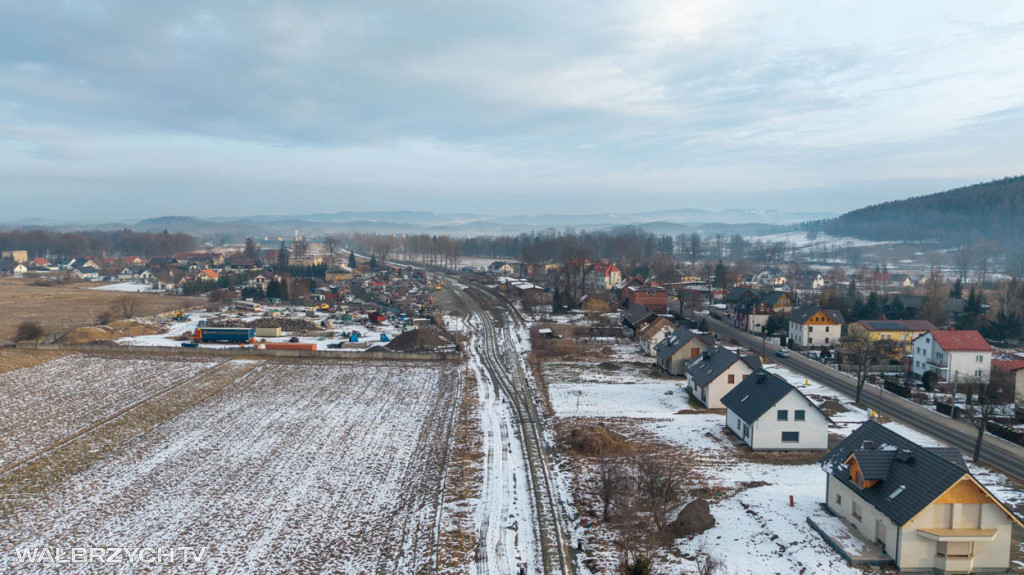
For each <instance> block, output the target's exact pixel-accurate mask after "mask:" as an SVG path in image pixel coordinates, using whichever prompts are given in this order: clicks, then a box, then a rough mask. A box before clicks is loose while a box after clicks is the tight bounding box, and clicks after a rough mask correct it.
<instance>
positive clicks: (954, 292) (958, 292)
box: [949, 278, 964, 299]
mask: <svg viewBox="0 0 1024 575" xmlns="http://www.w3.org/2000/svg"><path fill="white" fill-rule="evenodd" d="M949 297H951V298H954V299H963V297H964V284H963V282H961V281H960V278H956V281H955V282H953V287H952V288H950V290H949Z"/></svg>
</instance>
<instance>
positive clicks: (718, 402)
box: [695, 360, 754, 409]
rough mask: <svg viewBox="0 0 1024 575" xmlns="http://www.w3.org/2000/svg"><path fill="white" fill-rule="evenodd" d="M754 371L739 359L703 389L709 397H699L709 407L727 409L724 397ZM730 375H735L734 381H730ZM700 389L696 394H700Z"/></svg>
mask: <svg viewBox="0 0 1024 575" xmlns="http://www.w3.org/2000/svg"><path fill="white" fill-rule="evenodd" d="M752 373H754V370H753V369H751V368H750V366H749V365H747V364H746V362H744V361H741V360H737V361H736V362H734V363H733V364H732V365H730V366H729V369H727V370H725V371H723V372H722V373H721V375H719V376H718V377H716V378H715V379H714V380H712V381H711V383H709V384H708V385H707V387H705V388H704V389H703V391H704V392H706V395H707V397H704V396H702V395H697V399H698V400H699V401H700V402H701V403H703V404H704V406H705V407H708V408H709V409H725V405H723V404H722V398H723V397H725V394H727V393H729V392H730V391H732V390H733V389H735V388H736V386H737V385H739V384H740V382H741V381H743V379H744V378H745V377H747V376H748V375H750V374H752ZM730 375H732V376H733V383H729V376H730ZM695 387H696V386H695ZM700 391H701V390H700V389H697V390H696V391H695V394H699V393H700Z"/></svg>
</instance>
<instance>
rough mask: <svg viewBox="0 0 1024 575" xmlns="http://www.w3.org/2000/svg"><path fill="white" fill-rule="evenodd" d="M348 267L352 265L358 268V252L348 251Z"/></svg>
mask: <svg viewBox="0 0 1024 575" xmlns="http://www.w3.org/2000/svg"><path fill="white" fill-rule="evenodd" d="M348 267H350V268H352V269H356V268H357V267H359V264H357V263H356V253H355V252H349V253H348Z"/></svg>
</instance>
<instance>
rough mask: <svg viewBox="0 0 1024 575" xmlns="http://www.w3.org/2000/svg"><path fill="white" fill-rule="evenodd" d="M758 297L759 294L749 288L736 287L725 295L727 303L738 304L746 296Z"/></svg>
mask: <svg viewBox="0 0 1024 575" xmlns="http://www.w3.org/2000/svg"><path fill="white" fill-rule="evenodd" d="M750 295H752V296H754V297H757V293H756V292H755V291H754V290H752V289H750V288H748V287H735V288H732V289H731V290H729V293H727V294H725V298H724V301H726V302H738V301H740V300H741V299H743V297H744V296H750Z"/></svg>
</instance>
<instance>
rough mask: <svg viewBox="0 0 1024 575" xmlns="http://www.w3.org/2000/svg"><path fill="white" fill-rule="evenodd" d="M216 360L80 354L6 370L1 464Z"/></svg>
mask: <svg viewBox="0 0 1024 575" xmlns="http://www.w3.org/2000/svg"><path fill="white" fill-rule="evenodd" d="M215 363H216V362H211V361H180V360H179V361H161V360H153V359H128V358H118V357H111V356H106V355H103V356H100V355H96V356H94V355H85V354H76V355H70V356H66V357H62V358H59V359H55V360H53V361H49V362H46V363H43V364H41V365H37V366H34V367H27V368H23V369H18V370H14V371H10V372H7V373H3V374H0V397H2V398H3V410H4V417H3V418H0V469H3V468H4V467H6V466H8V465H10V464H11V463H13V462H15V461H18V460H19V459H21V458H24V457H25V456H27V455H29V454H32V453H34V452H36V451H38V450H39V449H42V448H44V447H46V446H48V445H50V444H52V443H54V442H55V441H59V440H61V439H62V438H64V437H67V436H69V435H72V434H74V433H76V432H78V431H80V430H82V429H84V428H86V427H88V426H90V425H92V424H94V423H96V422H97V421H100V420H102V419H103V418H105V417H108V416H110V415H113V414H114V413H116V412H117V411H118V410H121V409H123V408H125V407H127V406H129V405H131V404H132V403H134V402H136V401H138V400H140V399H142V398H144V397H147V396H149V395H150V394H152V393H155V392H158V391H160V390H162V389H166V388H168V387H171V386H173V385H175V384H176V383H179V382H181V381H183V380H186V379H189V378H191V377H194V376H195V375H196V374H198V373H199V372H201V371H203V370H205V369H208V368H210V367H211V366H213V365H215Z"/></svg>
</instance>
